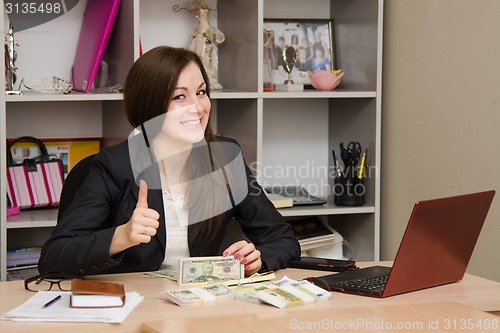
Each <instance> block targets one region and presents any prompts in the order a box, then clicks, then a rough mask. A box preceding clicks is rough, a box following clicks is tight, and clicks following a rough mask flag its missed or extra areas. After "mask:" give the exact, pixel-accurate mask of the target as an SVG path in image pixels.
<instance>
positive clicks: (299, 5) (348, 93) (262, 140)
mask: <svg viewBox="0 0 500 333" xmlns="http://www.w3.org/2000/svg"><path fill="white" fill-rule="evenodd" d="M206 2H207V3H208V4H209V5H211V6H213V7H216V8H217V15H216V17H215V15H212V17H211V19H212V20H213V24H217V26H218V27H219V29H221V30H222V31H223V33H224V34H225V37H226V40H225V42H224V43H223V44H221V45H220V46H219V82H221V84H222V85H223V86H224V90H222V91H214V92H213V93H212V99H213V107H214V110H215V112H214V116H215V117H216V120H217V121H216V126H217V130H218V132H220V133H221V134H222V135H226V136H232V137H234V138H236V139H237V140H238V141H239V142H240V144H241V145H242V148H243V153H244V156H245V159H246V161H247V163H248V164H249V165H250V166H251V168H252V169H253V170H254V171H255V173H256V176H257V178H258V179H259V181H260V182H261V184H262V185H275V184H282V185H286V184H299V185H307V186H309V187H308V188H309V190H310V192H311V193H312V194H315V195H318V196H324V197H328V200H329V202H332V201H333V198H332V195H331V193H330V191H331V190H330V189H331V187H332V186H333V179H332V177H331V176H330V174H329V173H328V172H325V170H330V169H331V168H332V164H333V161H332V158H331V151H332V149H336V150H338V145H339V143H340V142H345V143H348V142H349V141H352V140H355V141H359V142H360V143H361V144H362V146H363V147H367V148H369V151H370V152H369V158H368V163H369V165H370V170H371V172H372V173H371V175H370V178H368V179H367V194H366V199H365V202H366V203H365V205H364V206H361V207H337V206H335V205H333V204H330V203H329V204H327V205H324V206H316V207H305V208H298V207H294V208H287V209H282V210H281V213H282V214H283V215H284V216H285V217H296V216H312V215H317V216H322V217H323V218H325V219H327V220H328V222H329V223H330V224H331V225H332V227H334V228H335V229H336V230H337V231H338V232H339V233H340V234H341V235H342V236H343V237H344V238H345V239H347V240H348V241H349V243H350V244H351V246H352V247H353V248H354V249H355V254H354V259H356V260H377V259H379V247H380V246H379V245H380V244H379V230H380V221H379V216H380V177H379V170H380V131H381V80H382V77H381V75H382V66H381V64H382V35H383V33H382V26H383V0H310V1H307V2H305V1H300V0H292V1H291V0H206ZM85 3H86V1H80V2H79V3H78V5H77V6H76V7H75V8H74V9H72V10H71V11H70V12H68V13H67V14H65V15H63V16H61V17H60V18H58V19H55V20H53V21H51V22H48V23H45V24H44V25H43V26H40V27H36V28H32V29H31V30H28V31H24V32H20V33H17V34H16V37H17V39H18V40H19V43H20V46H19V47H18V49H17V51H18V61H17V65H18V67H19V70H18V73H17V74H18V77H22V78H24V79H25V82H27V83H29V84H32V85H33V84H36V83H39V82H41V81H42V79H43V78H46V77H51V76H52V75H57V76H60V77H69V73H70V66H71V63H72V59H73V58H74V52H75V50H76V44H75V43H74V42H73V43H72V42H67V43H66V42H64V41H71V40H73V39H75V38H77V37H78V33H79V25H80V23H81V17H82V13H83V9H84V8H85V7H84V6H85ZM189 4H190V0H179V1H163V0H143V1H139V0H122V5H121V8H120V11H119V14H118V19H117V22H116V25H115V28H114V30H113V33H112V36H111V39H110V43H109V46H108V48H107V51H106V55H105V59H107V60H109V64H110V72H112V73H113V75H112V78H113V83H123V80H124V78H125V75H126V72H127V70H128V68H129V67H130V65H131V64H132V63H133V61H134V60H135V59H137V58H138V56H139V49H140V46H139V40H140V42H141V45H142V49H143V51H147V50H149V49H151V48H152V47H154V46H156V45H161V44H168V45H172V46H183V47H187V46H188V45H189V41H190V38H191V34H192V31H193V29H194V28H195V25H196V19H195V17H194V14H193V13H189V12H187V11H179V12H174V11H173V10H172V6H173V5H179V6H182V7H186V8H187V7H188V6H189ZM267 18H304V19H311V18H320V19H329V18H333V19H334V28H335V36H334V38H336V48H337V58H338V62H339V63H338V67H339V68H342V69H343V70H344V72H345V76H344V79H343V82H342V84H341V85H340V86H339V87H338V88H337V89H336V90H334V91H332V92H320V91H316V90H312V89H310V90H309V89H306V90H305V91H304V92H300V93H285V92H263V89H262V86H263V75H262V63H263V55H262V49H263V39H262V31H263V26H264V25H263V22H264V19H267ZM3 20H4V21H3V22H2V24H1V26H3V27H4V30H5V28H6V25H7V24H8V23H7V16H6V15H4V17H3ZM79 20H80V21H79ZM35 30H36V33H35ZM75 36H76V37H75ZM48 45H49V46H48ZM44 52H45V53H46V52H51V56H49V57H47V56H45V57H44V58H43V59H44V60H43V62H40V61H39V60H38V57H37V55H38V54H40V53H44ZM2 80H3V79H2ZM1 86H2V87H3V86H5V85H4V84H2V85H1ZM121 100H122V95H121V94H108V95H104V94H83V93H71V94H68V95H47V94H37V93H29V92H24V93H23V95H22V96H5V94H4V93H1V94H0V141H2V142H5V140H6V139H7V138H15V137H18V136H21V135H32V136H35V137H40V138H49V137H50V138H53V137H55V138H68V137H102V138H103V142H104V144H105V145H109V144H113V143H115V142H118V141H120V140H122V139H125V138H126V137H127V135H128V133H129V132H130V130H131V129H130V126H129V125H128V123H127V122H126V120H125V117H124V116H123V112H122V110H121ZM0 156H1V158H2V162H1V163H0V191H2V192H3V193H5V192H6V185H5V183H6V176H5V175H6V159H5V157H6V147H5V145H0ZM282 170H287V172H281V173H279V174H278V171H282ZM292 170H295V171H292ZM300 170H305V171H304V172H302V173H300V172H299V171H300ZM0 211H1V213H0V279H1V280H4V279H6V276H7V271H6V251H7V249H11V248H16V247H23V246H32V245H41V244H43V242H44V241H45V239H46V238H47V237H48V235H49V234H50V231H51V229H52V227H53V226H54V225H55V223H56V215H57V210H56V209H37V210H32V211H23V212H22V213H21V215H19V216H15V217H12V218H9V220H8V221H7V218H6V213H5V211H6V202H5V196H0Z"/></svg>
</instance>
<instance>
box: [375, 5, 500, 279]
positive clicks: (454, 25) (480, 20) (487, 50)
mask: <svg viewBox="0 0 500 333" xmlns="http://www.w3.org/2000/svg"><path fill="white" fill-rule="evenodd" d="M384 19H385V27H384V29H385V30H384V31H385V32H384V64H383V68H384V77H383V81H384V82H383V93H384V96H383V112H382V115H383V116H382V118H383V124H382V188H381V189H382V198H381V199H382V201H381V203H382V208H381V228H382V229H381V244H382V246H381V255H382V258H383V259H394V256H395V253H396V251H397V247H398V245H399V242H400V240H401V237H402V234H403V232H404V228H405V226H406V223H407V221H408V217H409V215H410V212H411V209H412V206H413V203H414V202H415V201H416V200H421V199H428V198H433V197H440V196H448V195H456V194H463V193H468V192H474V191H481V190H486V189H498V188H499V185H500V171H499V168H500V149H499V148H500V1H498V0H474V1H472V0H418V1H415V0H386V1H385V18H384ZM499 221H500V193H497V197H496V198H495V199H494V201H493V205H492V207H491V210H490V212H489V215H488V218H487V220H486V224H485V226H484V229H483V231H482V234H481V236H480V238H479V242H478V244H477V245H476V248H475V251H474V254H473V257H472V260H471V263H470V265H469V269H468V271H469V272H470V273H473V274H477V275H480V276H483V277H486V278H490V279H494V280H498V281H500V265H498V263H499V262H500V242H499V240H500V223H499Z"/></svg>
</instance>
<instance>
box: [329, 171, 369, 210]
mask: <svg viewBox="0 0 500 333" xmlns="http://www.w3.org/2000/svg"><path fill="white" fill-rule="evenodd" d="M365 193H366V186H365V179H364V178H361V179H360V178H358V177H356V176H351V177H346V176H344V175H341V176H338V177H336V178H335V182H334V189H333V196H334V202H335V204H336V205H337V206H349V207H356V206H362V205H363V204H364V203H365Z"/></svg>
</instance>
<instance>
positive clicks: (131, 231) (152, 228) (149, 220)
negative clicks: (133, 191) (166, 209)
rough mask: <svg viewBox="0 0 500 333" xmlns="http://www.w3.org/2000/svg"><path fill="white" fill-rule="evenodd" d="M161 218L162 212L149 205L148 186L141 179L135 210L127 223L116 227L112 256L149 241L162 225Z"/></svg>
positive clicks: (112, 241) (110, 252)
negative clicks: (159, 212)
mask: <svg viewBox="0 0 500 333" xmlns="http://www.w3.org/2000/svg"><path fill="white" fill-rule="evenodd" d="M159 218H160V214H158V212H157V211H156V210H154V209H151V208H149V207H148V186H147V184H146V182H145V181H144V180H141V181H140V184H139V196H138V198H137V205H136V207H135V209H134V212H133V213H132V216H131V217H130V220H129V221H128V222H127V223H126V224H123V225H121V226H119V227H117V228H116V230H115V234H114V235H113V239H112V240H111V246H110V248H109V254H110V255H111V256H112V255H115V254H117V253H118V252H121V251H123V250H125V249H128V248H129V247H132V246H135V245H138V244H140V243H149V242H150V241H151V237H153V236H154V235H156V229H157V228H158V226H159V225H160V223H159V222H158V220H159Z"/></svg>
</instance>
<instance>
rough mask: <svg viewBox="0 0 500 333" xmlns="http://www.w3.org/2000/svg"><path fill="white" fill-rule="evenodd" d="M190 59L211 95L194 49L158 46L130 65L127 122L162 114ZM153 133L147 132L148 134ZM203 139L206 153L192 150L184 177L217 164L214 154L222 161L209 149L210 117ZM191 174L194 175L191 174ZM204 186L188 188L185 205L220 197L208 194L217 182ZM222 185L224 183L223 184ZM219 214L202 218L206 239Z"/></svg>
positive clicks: (125, 95)
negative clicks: (205, 144)
mask: <svg viewBox="0 0 500 333" xmlns="http://www.w3.org/2000/svg"><path fill="white" fill-rule="evenodd" d="M190 63H195V64H196V65H197V66H198V67H199V68H200V71H201V74H202V76H203V79H204V80H205V83H206V92H207V96H208V98H210V82H209V77H208V75H207V72H206V70H205V67H204V66H203V63H202V61H201V59H200V57H199V56H198V55H197V54H196V53H195V52H193V51H190V50H187V49H184V48H175V47H170V46H158V47H155V48H153V49H151V50H150V51H148V52H146V53H144V54H143V55H142V56H141V57H140V58H139V59H137V61H136V62H135V63H134V64H133V65H132V67H131V68H130V70H129V72H128V75H127V78H126V80H125V84H124V87H123V101H124V106H125V113H126V116H127V119H128V121H129V123H130V124H131V125H132V126H133V127H134V128H137V127H139V126H141V125H142V124H144V123H146V122H147V121H149V120H151V119H153V118H156V117H158V116H161V115H163V114H164V113H165V112H166V111H167V110H168V107H169V104H170V101H171V100H172V98H173V95H174V91H175V88H176V86H177V82H178V80H179V76H180V74H181V72H182V71H183V69H184V68H185V67H186V66H187V65H188V64H190ZM155 135H156V133H148V136H150V137H151V138H152V137H154V136H155ZM205 141H206V142H207V146H206V148H207V149H208V151H207V152H208V154H198V153H197V154H191V155H190V157H189V159H188V161H187V163H186V166H187V170H186V174H187V175H186V177H188V179H195V176H196V175H198V174H199V173H200V169H202V170H206V169H207V167H208V168H210V169H211V170H214V168H216V165H214V161H213V158H214V156H215V157H216V159H217V164H218V165H221V162H222V161H221V159H222V154H219V153H216V152H214V151H211V149H210V146H211V145H210V143H211V142H214V141H216V139H215V135H214V133H213V130H212V126H211V117H209V119H208V124H207V128H206V130H205ZM191 177H193V178H191ZM204 185H205V186H203V188H200V187H197V188H196V190H193V189H190V188H189V187H188V188H187V191H186V201H185V203H186V207H188V208H189V207H195V206H196V207H198V208H197V209H199V207H200V205H202V206H213V205H214V203H213V201H214V200H215V201H217V200H220V198H216V197H214V196H210V193H211V188H210V187H211V186H214V185H215V186H217V185H218V186H220V184H211V183H207V184H204ZM224 186H225V185H224ZM222 217H223V215H222V214H219V215H217V216H215V217H211V218H208V219H207V220H205V221H203V223H202V226H201V230H200V233H201V234H202V239H204V240H205V241H207V242H211V241H213V240H214V239H215V238H216V236H217V234H218V233H219V232H220V229H221V226H222Z"/></svg>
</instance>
